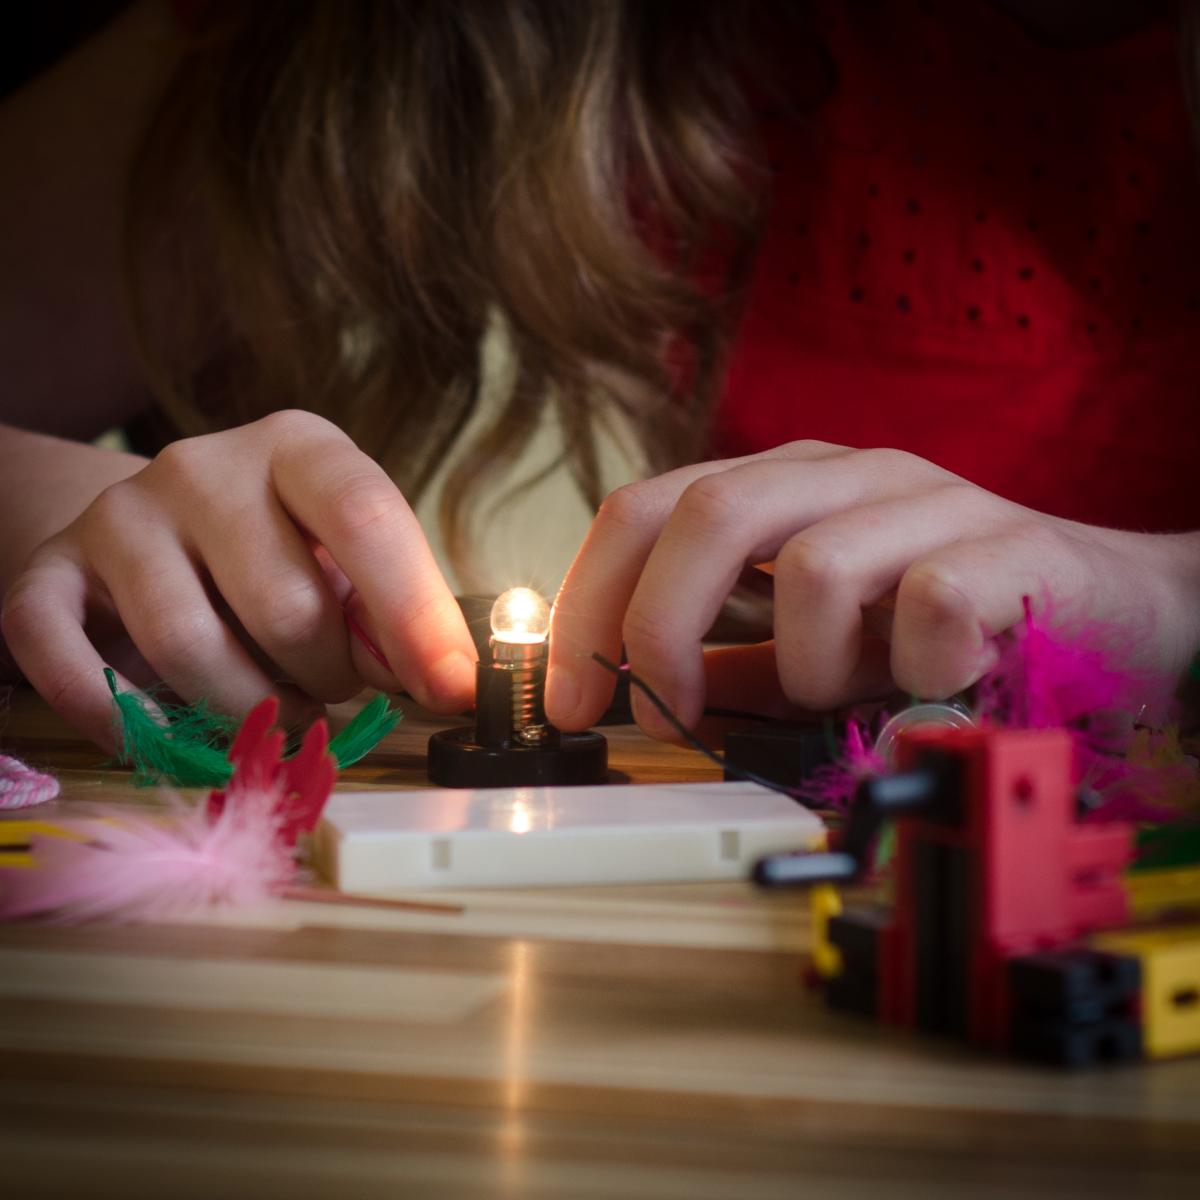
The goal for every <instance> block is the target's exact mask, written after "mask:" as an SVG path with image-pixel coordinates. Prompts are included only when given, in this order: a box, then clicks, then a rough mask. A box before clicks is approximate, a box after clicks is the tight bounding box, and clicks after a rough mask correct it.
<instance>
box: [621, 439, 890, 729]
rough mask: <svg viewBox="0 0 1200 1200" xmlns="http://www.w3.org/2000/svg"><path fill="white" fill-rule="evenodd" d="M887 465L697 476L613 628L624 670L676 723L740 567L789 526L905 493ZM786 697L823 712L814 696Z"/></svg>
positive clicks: (776, 466)
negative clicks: (671, 711)
mask: <svg viewBox="0 0 1200 1200" xmlns="http://www.w3.org/2000/svg"><path fill="white" fill-rule="evenodd" d="M890 461H891V460H890V459H886V458H882V457H881V456H880V455H876V454H872V453H861V452H860V453H855V454H852V455H842V456H837V457H833V458H824V459H820V460H816V461H809V462H806V463H803V464H797V463H795V462H787V461H780V460H771V461H759V462H754V463H746V464H744V465H741V466H737V467H733V468H731V469H729V470H728V471H725V472H722V473H721V474H719V475H711V476H708V477H706V478H703V479H700V480H697V481H696V482H695V483H693V484H691V485H690V486H689V487H688V488H687V489H686V490H685V491H684V493H683V494H682V495H681V496H680V498H679V502H678V504H677V505H676V506H675V510H674V511H673V512H672V514H671V516H670V517H669V518H668V520H667V522H666V525H665V526H664V528H663V531H662V535H661V536H660V537H659V539H658V542H657V544H656V545H655V546H654V549H653V551H652V552H651V554H650V555H649V557H648V558H647V560H646V563H645V567H644V569H643V571H642V575H641V579H640V580H639V582H638V584H637V587H636V589H635V591H634V594H633V597H632V599H631V601H630V604H629V610H628V612H627V613H626V616H625V622H624V627H623V629H624V634H625V649H626V653H627V654H628V656H629V661H630V664H631V665H632V667H633V669H634V670H635V671H637V672H639V673H640V674H641V675H643V676H644V677H645V678H646V679H647V680H648V681H649V682H650V683H651V684H652V685H653V686H654V687H655V688H656V689H657V690H658V691H659V692H660V694H662V695H663V697H664V699H665V700H667V702H668V703H669V704H671V705H672V706H673V707H674V708H675V709H676V710H677V711H678V713H679V715H680V719H681V720H683V721H684V723H685V724H688V723H690V722H691V721H692V720H694V719H695V718H696V717H697V716H698V715H699V711H700V709H701V707H702V706H703V700H704V692H703V665H702V657H701V644H702V639H703V637H704V634H705V631H706V630H707V629H708V628H709V627H710V626H711V624H712V622H713V619H714V617H715V616H716V614H717V613H718V612H719V610H720V607H721V604H722V603H723V602H724V600H725V597H726V596H728V595H729V593H730V591H731V590H732V587H733V585H734V583H735V582H736V580H737V578H738V575H739V574H740V572H741V571H742V569H743V567H744V566H745V565H746V564H747V563H752V562H761V561H764V560H767V559H772V558H774V557H775V556H776V554H777V553H778V552H779V549H780V547H781V546H782V545H783V544H784V543H785V542H786V541H788V540H789V539H790V538H791V537H792V535H793V534H795V532H796V530H797V529H805V528H807V527H809V526H812V525H814V524H815V523H819V522H821V521H823V520H826V519H828V518H830V517H832V516H834V515H836V514H839V513H842V512H844V511H846V510H853V509H854V508H855V507H857V506H860V505H862V504H863V502H864V501H869V500H872V499H875V500H878V499H879V498H880V497H884V496H890V495H892V494H894V493H895V491H896V490H900V489H904V488H909V487H911V486H912V483H911V480H910V479H908V478H907V477H904V476H898V477H897V476H896V475H894V474H893V475H889V474H888V473H887V472H886V471H876V470H875V469H874V468H875V467H876V466H880V465H886V463H888V462H890ZM775 585H776V589H777V590H778V588H779V586H780V582H779V568H778V565H777V566H776V570H775ZM785 611H786V608H785ZM855 612H856V613H857V610H855ZM776 628H777V630H778V628H779V610H778V603H777V609H776ZM782 649H783V648H782V647H781V651H782ZM793 699H795V700H797V702H799V703H804V704H807V705H810V706H814V707H825V706H826V705H825V698H824V696H823V695H822V694H821V693H820V692H819V691H814V692H813V693H812V694H808V695H801V696H793ZM647 717H648V718H649V719H650V720H652V721H653V720H654V719H655V714H652V713H647ZM647 732H650V730H649V729H648V730H647Z"/></svg>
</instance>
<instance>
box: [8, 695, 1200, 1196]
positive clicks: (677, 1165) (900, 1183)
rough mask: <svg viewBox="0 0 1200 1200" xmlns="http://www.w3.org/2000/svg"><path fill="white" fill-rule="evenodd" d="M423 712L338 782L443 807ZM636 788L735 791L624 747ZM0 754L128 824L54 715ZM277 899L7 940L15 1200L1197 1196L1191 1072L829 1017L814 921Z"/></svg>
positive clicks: (22, 707)
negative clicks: (1085, 1069) (1053, 1059)
mask: <svg viewBox="0 0 1200 1200" xmlns="http://www.w3.org/2000/svg"><path fill="white" fill-rule="evenodd" d="M435 727H436V726H435V725H434V724H433V723H432V722H431V721H428V720H423V719H422V718H421V717H420V716H419V715H415V714H414V715H410V718H409V719H408V720H406V721H405V723H404V724H403V725H402V726H401V727H400V729H399V730H398V731H397V733H396V734H394V735H393V736H392V737H391V738H390V739H389V740H388V742H387V743H386V744H385V745H384V746H383V747H382V748H381V750H380V751H379V752H378V753H377V754H375V755H374V756H372V758H371V759H370V760H369V761H368V762H367V763H365V764H363V765H360V766H359V767H357V768H355V769H353V770H352V771H350V772H348V773H347V776H346V777H344V779H343V783H342V786H348V787H354V788H363V787H376V786H378V787H389V788H395V787H408V786H415V785H419V784H422V783H423V781H424V776H423V747H424V743H425V739H426V737H427V735H428V733H429V732H430V730H431V729H432V728H435ZM606 732H608V734H609V736H610V740H611V743H612V757H613V763H614V765H615V766H616V767H618V768H620V769H621V770H624V771H625V772H627V773H628V774H629V775H630V776H631V777H632V778H634V779H637V780H656V779H662V780H667V779H701V778H712V777H714V776H715V771H714V770H713V768H712V767H711V766H710V765H709V764H707V763H706V762H705V761H704V760H703V759H702V758H701V757H700V756H699V755H695V754H692V753H691V752H688V751H684V750H679V749H674V748H669V747H664V746H658V745H654V744H651V743H650V742H648V741H646V740H645V739H643V738H642V737H641V736H640V735H639V734H638V733H637V732H636V731H634V730H631V729H616V730H608V731H606ZM0 746H3V747H4V748H5V749H7V750H11V751H14V752H16V753H18V754H21V755H22V756H24V757H26V758H28V759H30V760H31V761H33V762H35V763H39V764H45V765H49V766H53V767H54V768H55V769H57V770H58V771H59V772H60V775H61V778H62V780H63V785H64V787H63V791H64V801H63V802H62V803H64V804H66V805H71V804H72V803H74V802H76V801H79V800H90V799H104V800H117V801H120V802H122V803H138V802H141V801H144V793H143V794H142V796H141V801H139V793H138V792H137V791H136V790H135V789H133V788H132V787H130V786H129V783H128V780H127V777H126V776H125V775H124V774H123V773H122V772H119V771H114V770H111V769H105V768H103V767H102V766H101V765H100V761H99V756H98V754H97V752H96V751H94V750H93V749H90V748H89V747H88V746H86V745H85V744H83V743H81V742H79V741H78V740H77V739H75V738H73V737H72V736H71V735H70V734H69V733H68V732H67V731H66V730H64V729H63V728H62V727H61V726H60V725H59V724H58V723H57V722H56V720H55V719H54V718H53V717H52V715H51V714H50V713H49V712H48V711H47V710H46V709H45V708H44V706H42V705H41V704H40V702H39V701H37V700H36V699H35V698H34V697H32V696H30V695H28V694H24V693H20V692H18V693H17V694H16V695H15V696H14V697H13V700H12V703H11V707H10V708H9V709H8V711H7V712H5V713H0ZM454 898H455V899H457V900H459V901H461V903H462V904H463V905H464V909H463V911H462V912H461V913H459V914H456V915H450V914H444V913H421V912H403V911H388V910H380V909H370V908H345V907H334V906H327V905H322V904H312V903H302V902H295V901H280V902H278V903H276V904H274V905H272V906H270V907H268V908H264V909H262V910H258V911H252V912H239V913H232V914H229V915H227V916H222V917H217V916H211V917H206V918H204V919H202V920H197V921H194V922H188V923H183V924H176V925H172V926H170V927H167V926H155V927H121V926H89V927H52V926H45V925H41V926H39V925H10V926H7V927H0V1196H3V1197H12V1198H13V1200H17V1198H18V1197H19V1198H22V1200H23V1198H25V1197H31V1196H53V1197H60V1196H61V1197H85V1196H86V1197H90V1196H120V1197H122V1198H128V1197H141V1196H146V1197H155V1198H163V1197H170V1198H175V1197H190V1196H202V1197H206V1198H208V1197H274V1196H280V1197H288V1198H289V1200H294V1198H297V1197H309V1196H313V1197H325V1196H329V1197H360V1196H361V1197H375V1196H381V1197H384V1196H386V1197H400V1196H402V1197H406V1198H407V1197H426V1196H428V1197H454V1198H457V1197H502V1196H533V1197H546V1198H556V1200H557V1198H560V1197H561V1198H573V1197H589V1198H590V1197H618V1196H619V1197H626V1196H646V1197H662V1198H664V1200H666V1198H679V1200H708V1198H710V1197H711V1198H712V1200H734V1198H739V1200H740V1198H743V1197H746V1198H757V1197H764V1198H765V1197H795V1196H814V1197H826V1196H833V1197H841V1196H848V1197H856V1198H857V1197H867V1198H871V1197H877V1196H878V1197H888V1200H894V1198H895V1197H898V1196H900V1197H904V1196H920V1197H942V1196H947V1197H949V1196H961V1195H964V1194H979V1195H987V1196H1010V1195H1011V1196H1016V1195H1021V1196H1023V1197H1028V1196H1043V1195H1044V1196H1071V1197H1074V1196H1080V1197H1083V1196H1087V1197H1096V1196H1121V1197H1127V1196H1130V1195H1163V1196H1171V1197H1174V1198H1176V1200H1180V1198H1183V1197H1188V1196H1196V1195H1200V1061H1195V1060H1193V1061H1180V1062H1173V1063H1165V1064H1161V1065H1155V1066H1138V1067H1129V1068H1122V1069H1117V1070H1106V1071H1102V1072H1097V1073H1089V1074H1080V1075H1071V1074H1061V1073H1057V1072H1054V1071H1048V1070H1040V1069H1031V1068H1027V1067H1023V1066H1017V1065H1014V1064H1011V1063H1009V1062H1005V1061H1000V1060H996V1059H989V1058H987V1057H984V1056H981V1055H978V1054H976V1053H973V1052H971V1051H969V1050H967V1049H965V1048H963V1047H961V1046H959V1045H957V1044H955V1043H951V1042H942V1041H938V1040H933V1039H929V1038H924V1037H917V1036H910V1035H906V1034H903V1033H898V1032H895V1031H890V1030H881V1029H877V1028H875V1027H873V1026H871V1025H867V1024H862V1023H860V1022H858V1021H857V1020H854V1019H852V1018H848V1017H841V1016H838V1015H834V1014H831V1013H828V1012H827V1011H826V1010H825V1009H824V1008H823V1006H822V1003H821V1002H820V1000H819V999H818V998H816V997H814V996H811V995H809V994H808V993H806V992H805V990H804V989H803V988H802V987H801V985H800V982H799V977H798V976H799V962H800V955H801V952H802V951H803V949H804V946H805V943H806V938H807V929H806V920H805V914H804V911H803V905H802V904H801V902H800V900H799V899H798V898H797V897H795V896H777V897H769V896H764V895H761V894H759V893H757V892H755V891H754V890H753V889H752V888H751V887H749V886H748V885H741V884H736V885H705V886H684V885H668V886H654V887H649V886H647V887H626V886H622V887H609V888H572V889H555V890H549V889H547V890H541V891H535V890H526V891H507V892H464V893H459V894H457V895H456V896H455V897H454Z"/></svg>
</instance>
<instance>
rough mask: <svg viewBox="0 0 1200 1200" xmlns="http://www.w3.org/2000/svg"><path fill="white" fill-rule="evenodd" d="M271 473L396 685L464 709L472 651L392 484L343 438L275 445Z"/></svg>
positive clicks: (443, 706)
mask: <svg viewBox="0 0 1200 1200" xmlns="http://www.w3.org/2000/svg"><path fill="white" fill-rule="evenodd" d="M273 476H274V481H275V486H276V490H277V492H278V495H279V497H280V500H281V501H282V503H283V506H284V508H286V509H287V511H288V512H289V513H290V514H291V516H292V517H293V518H294V519H295V520H297V521H298V522H299V523H300V524H301V525H302V526H303V527H304V528H305V529H307V530H308V531H309V532H310V533H311V534H312V535H313V536H314V537H316V538H317V540H318V541H320V543H321V544H322V545H323V546H324V547H325V549H326V550H327V551H328V553H329V555H330V557H331V558H332V559H333V560H334V561H335V562H336V563H337V565H338V567H339V568H340V569H341V570H342V571H343V572H345V574H346V576H347V577H348V579H349V580H350V582H351V583H352V584H353V586H354V588H355V590H356V591H357V593H358V595H359V596H360V597H361V599H362V602H363V604H364V605H365V607H366V609H367V611H368V612H370V614H371V616H372V619H373V623H374V628H375V630H376V631H377V633H378V636H379V649H380V650H381V651H382V652H383V654H384V655H385V656H386V658H387V660H388V662H389V663H390V664H391V666H392V670H393V671H394V672H395V674H396V676H397V679H398V681H399V682H400V683H402V684H403V685H404V686H405V687H406V688H407V689H408V690H409V691H410V692H412V694H413V695H414V696H416V697H417V699H418V700H419V701H421V702H422V703H424V704H425V705H427V706H428V707H430V708H433V709H435V710H436V711H440V712H452V711H457V710H459V709H461V708H463V707H464V706H465V705H466V704H467V703H469V701H470V698H471V695H472V693H473V690H474V680H475V653H474V644H473V643H472V641H471V636H470V634H469V633H468V632H467V626H466V622H465V621H464V620H463V617H462V613H461V611H460V610H459V607H458V605H457V604H456V603H455V601H454V597H453V595H451V593H450V589H449V588H448V587H447V586H446V582H445V580H444V579H443V578H442V575H441V572H440V571H439V570H438V568H437V564H436V563H435V561H434V558H433V554H432V552H431V551H430V549H429V545H428V543H427V542H426V540H425V536H424V534H423V533H422V531H421V527H420V525H419V523H418V522H417V519H416V517H415V516H414V515H413V512H412V510H411V509H410V508H409V506H408V504H407V503H406V502H405V500H404V497H403V496H401V495H400V492H399V491H398V490H397V488H396V486H395V484H393V483H392V481H391V480H390V479H388V477H387V476H386V475H385V474H384V472H383V471H382V470H381V469H380V468H379V467H378V466H377V465H376V464H375V463H373V462H372V461H371V460H370V459H369V458H367V457H366V456H365V455H364V454H362V453H361V452H360V451H359V450H358V449H357V448H355V446H354V445H353V443H352V442H350V441H349V439H346V438H344V437H342V436H341V435H333V436H331V435H328V434H324V433H313V434H312V435H310V436H308V437H306V438H298V439H294V440H293V441H292V442H290V443H287V444H283V445H281V446H280V447H279V448H278V450H277V452H276V456H275V459H274V460H273Z"/></svg>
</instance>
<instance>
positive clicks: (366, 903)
mask: <svg viewBox="0 0 1200 1200" xmlns="http://www.w3.org/2000/svg"><path fill="white" fill-rule="evenodd" d="M278 894H279V895H280V896H282V897H283V899H285V900H307V901H310V902H312V903H314V904H350V905H355V906H357V907H359V908H392V909H402V910H406V911H408V912H431V913H446V914H448V915H453V914H455V913H461V912H463V911H465V910H464V908H463V906H462V905H461V904H445V903H438V902H437V901H433V900H392V899H389V898H388V897H387V896H363V895H360V894H359V893H357V892H335V891H334V890H333V889H332V888H323V887H311V886H308V885H306V884H291V885H289V886H287V887H284V888H280V889H279V893H278Z"/></svg>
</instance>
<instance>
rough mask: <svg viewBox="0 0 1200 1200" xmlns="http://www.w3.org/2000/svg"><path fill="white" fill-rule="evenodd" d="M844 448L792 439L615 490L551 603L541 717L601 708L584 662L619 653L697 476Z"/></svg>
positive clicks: (840, 452)
mask: <svg viewBox="0 0 1200 1200" xmlns="http://www.w3.org/2000/svg"><path fill="white" fill-rule="evenodd" d="M848 453H850V452H849V451H847V450H846V448H845V447H843V446H834V445H831V444H829V443H826V442H796V443H792V444H790V445H788V446H781V447H778V448H776V449H775V450H772V451H768V452H767V453H765V454H756V455H750V456H747V457H745V458H739V459H729V460H726V461H724V462H712V463H698V464H696V465H694V466H689V467H680V468H679V469H678V470H675V471H669V472H668V473H667V474H665V475H660V476H658V477H657V478H655V479H650V480H646V481H644V482H641V483H636V484H630V485H629V486H627V487H624V488H619V489H618V490H617V491H615V492H614V493H613V494H612V495H611V496H609V497H608V499H607V500H605V502H604V504H603V505H602V506H601V508H600V512H599V513H598V514H597V516H596V520H595V521H594V522H593V523H592V527H591V529H590V530H589V531H588V535H587V537H586V538H585V540H584V543H583V546H582V547H581V548H580V551H579V553H578V555H577V556H576V558H575V561H574V562H573V563H572V565H571V568H570V570H569V571H568V572H567V577H566V579H565V580H564V582H563V586H562V588H561V590H560V591H559V594H558V598H557V600H556V601H555V605H554V622H553V626H552V629H551V637H550V671H549V679H548V682H547V687H546V714H547V716H548V717H549V718H550V720H551V721H552V722H553V723H554V724H556V725H559V726H560V727H561V728H563V729H584V728H586V727H587V726H589V725H591V724H592V723H593V722H595V721H596V720H597V719H598V718H599V717H600V715H601V714H602V713H603V712H604V709H605V708H606V706H607V704H608V702H609V699H610V698H611V695H612V689H613V681H612V677H611V675H609V674H608V672H606V671H604V670H603V668H601V667H600V666H598V665H597V664H595V663H594V662H593V661H592V660H591V655H592V653H593V651H599V652H600V653H601V654H603V655H604V656H605V657H607V658H609V659H615V658H616V657H617V656H618V655H619V654H620V648H621V625H622V622H623V620H624V617H625V612H626V609H627V608H628V607H629V603H630V601H631V599H632V598H633V594H634V590H635V588H636V587H637V582H638V578H639V576H640V575H641V572H642V567H643V566H644V565H645V563H646V560H647V559H648V558H649V556H650V553H651V551H652V549H653V548H654V545H655V542H656V541H657V540H658V536H659V534H660V533H661V531H662V529H663V527H664V525H665V524H666V522H667V520H668V518H669V517H670V515H671V513H672V512H673V511H674V509H675V506H676V504H677V503H678V501H679V498H680V496H681V495H683V493H684V492H685V491H686V490H687V489H688V488H689V487H691V486H692V485H693V484H695V483H696V482H697V481H698V480H702V479H705V478H707V477H709V476H712V475H717V474H720V473H722V472H728V471H730V470H732V469H736V468H738V467H739V466H741V465H743V464H752V463H769V462H773V461H780V462H791V463H792V464H793V466H794V464H796V463H798V462H813V463H816V462H820V461H823V460H826V459H835V458H841V457H843V456H845V455H846V454H848Z"/></svg>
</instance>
